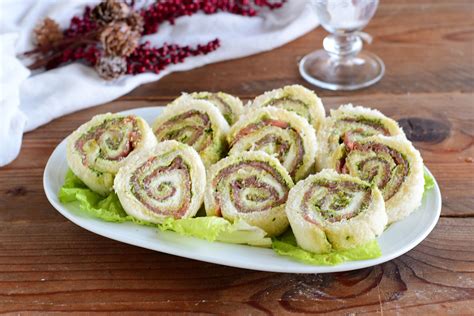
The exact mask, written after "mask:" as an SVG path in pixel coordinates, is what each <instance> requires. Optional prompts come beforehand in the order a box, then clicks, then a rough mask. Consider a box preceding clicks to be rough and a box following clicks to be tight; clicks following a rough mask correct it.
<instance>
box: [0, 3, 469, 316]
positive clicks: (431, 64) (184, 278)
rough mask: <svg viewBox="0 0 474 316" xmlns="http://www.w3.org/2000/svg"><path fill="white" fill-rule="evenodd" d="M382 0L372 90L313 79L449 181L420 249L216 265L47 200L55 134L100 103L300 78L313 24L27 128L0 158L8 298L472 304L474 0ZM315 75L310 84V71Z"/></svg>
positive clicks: (155, 100) (15, 302) (457, 307)
mask: <svg viewBox="0 0 474 316" xmlns="http://www.w3.org/2000/svg"><path fill="white" fill-rule="evenodd" d="M416 2H417V3H416V4H415V1H409V0H397V1H393V0H392V1H382V3H381V6H380V8H379V11H378V13H377V15H376V17H375V18H374V19H373V21H372V22H371V23H370V25H369V26H368V27H367V29H366V31H367V32H369V33H371V34H372V35H374V37H375V38H374V43H373V45H371V46H370V47H366V48H368V49H370V50H371V51H373V52H375V53H376V54H378V55H379V56H381V57H382V59H383V60H384V62H385V64H386V66H387V72H386V75H385V77H384V78H383V79H382V81H381V82H380V83H379V84H377V85H375V86H373V87H371V88H368V89H365V90H361V91H357V92H351V93H341V92H329V91H324V90H320V89H316V92H317V93H318V94H319V95H320V96H322V97H323V101H324V104H325V106H326V108H327V109H329V108H333V107H335V106H337V105H339V104H341V103H344V102H355V103H361V104H365V105H367V106H371V107H374V108H377V109H380V110H382V111H383V112H384V113H386V114H388V115H390V116H391V117H394V118H396V119H397V120H399V121H400V122H401V123H402V125H403V126H404V127H405V129H406V131H407V132H408V135H410V137H411V138H412V140H413V141H415V145H416V146H417V148H419V149H420V150H421V151H422V155H423V157H424V159H425V163H426V165H427V166H428V167H429V168H430V170H431V171H432V172H433V173H434V175H435V176H436V179H437V180H438V182H439V184H440V186H441V191H442V194H443V209H442V215H441V219H440V220H439V223H438V224H437V226H436V228H435V229H434V231H433V232H432V233H431V234H430V235H429V236H428V238H427V239H426V240H425V241H423V242H422V243H421V244H420V245H419V246H417V247H416V248H415V249H413V250H412V251H410V252H408V253H407V254H405V255H403V256H401V257H400V258H397V259H395V260H392V261H390V262H388V263H385V264H382V265H379V266H375V267H372V268H367V269H363V270H358V271H353V272H347V273H335V274H320V275H313V274H307V275H296V274H277V273H263V272H256V271H248V270H242V269H236V268H229V267H224V266H218V265H213V264H209V263H203V262H198V261H193V260H188V259H183V258H179V257H175V256H171V255H166V254H162V253H158V252H153V251H149V250H145V249H141V248H138V247H133V246H129V245H125V244H122V243H119V242H115V241H112V240H109V239H106V238H103V237H100V236H97V235H95V234H93V233H90V232H88V231H86V230H84V229H81V228H80V227H78V226H76V225H75V224H73V223H71V222H69V221H68V220H66V219H65V218H64V217H62V216H61V215H60V214H59V213H58V212H56V211H55V210H54V209H53V207H52V206H51V205H50V204H49V203H48V201H47V200H46V197H45V195H44V192H43V185H42V175H43V169H44V166H45V164H46V161H47V159H48V157H49V155H50V154H51V152H52V151H53V149H54V148H55V146H56V145H57V144H58V143H59V142H60V141H61V140H62V139H63V138H64V137H66V136H67V135H68V134H69V133H71V131H73V130H74V129H75V128H77V127H78V126H79V125H80V124H81V123H82V122H84V121H86V120H88V119H89V118H90V117H91V116H92V115H94V114H97V113H102V112H106V111H120V110H125V109H131V108H134V107H140V106H150V105H157V104H164V103H166V102H168V101H169V100H171V99H172V98H174V97H176V96H177V95H178V94H179V93H180V92H181V91H194V90H212V91H215V90H223V91H227V92H230V93H233V94H236V95H238V96H240V97H242V98H251V97H254V96H255V95H257V94H259V93H261V92H263V91H265V90H269V89H272V88H276V87H280V86H282V85H285V84H290V83H299V84H305V82H303V81H302V79H301V78H300V76H299V74H298V71H297V68H296V65H297V62H298V60H299V59H300V58H301V57H302V56H303V55H304V54H305V53H307V52H309V51H311V50H313V49H315V48H318V47H320V46H321V41H322V38H323V37H324V36H325V34H326V33H325V32H324V31H323V30H322V29H321V28H318V29H317V30H315V31H313V32H311V33H309V34H307V35H306V36H303V37H302V38H300V39H298V40H296V41H294V42H292V43H290V44H288V45H286V46H284V47H281V48H278V49H275V50H273V51H271V52H268V53H264V54H260V55H257V56H252V57H248V58H244V59H239V60H235V61H229V62H224V63H219V64H214V65H210V66H206V67H203V68H200V69H195V70H193V71H189V72H185V73H177V74H173V75H170V76H168V77H166V78H164V79H163V80H161V81H160V82H157V83H152V84H148V85H145V86H142V87H140V88H138V89H136V90H135V91H133V92H132V93H130V94H129V95H127V96H124V97H122V98H120V99H119V100H117V101H114V102H111V103H109V104H106V105H102V106H98V107H95V108H92V109H89V110H85V111H81V112H78V113H74V114H72V115H68V116H65V117H62V118H60V119H57V120H55V121H54V122H52V123H50V124H47V125H46V126H43V127H41V128H39V129H37V130H36V131H34V132H31V133H28V134H26V135H25V137H24V143H23V147H22V151H21V154H20V156H19V157H18V159H17V160H16V161H15V162H13V163H12V164H10V165H9V166H7V167H4V168H1V169H0V311H2V312H15V313H16V312H20V311H30V312H39V311H42V312H45V311H48V312H53V311H54V312H70V311H74V312H90V311H100V312H145V311H146V312H168V313H175V312H180V313H187V312H199V313H219V314H230V313H237V314H254V315H260V314H286V313H290V312H295V313H323V312H334V313H336V314H339V313H341V314H349V313H369V314H378V313H380V314H397V313H402V314H414V313H417V314H419V315H422V314H428V313H429V314H439V315H444V314H446V313H448V312H449V313H455V314H457V313H465V314H473V313H474V189H473V188H474V164H473V157H474V147H473V142H474V136H473V133H474V97H473V84H474V78H473V74H474V60H473V58H474V57H473V56H474V53H473V47H474V27H473V24H474V19H473V17H474V2H472V0H465V1H461V0H456V1H454V0H443V1H428V0H423V1H422V0H419V1H416ZM305 85H306V84H305Z"/></svg>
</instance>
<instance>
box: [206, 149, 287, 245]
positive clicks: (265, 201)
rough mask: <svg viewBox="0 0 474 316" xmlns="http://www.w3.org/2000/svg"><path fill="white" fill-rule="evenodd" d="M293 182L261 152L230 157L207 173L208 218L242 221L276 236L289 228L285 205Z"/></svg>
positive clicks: (275, 162) (276, 164)
mask: <svg viewBox="0 0 474 316" xmlns="http://www.w3.org/2000/svg"><path fill="white" fill-rule="evenodd" d="M291 187H293V180H292V179H291V177H290V176H289V174H288V172H287V171H286V169H285V168H284V167H283V166H282V165H281V164H280V162H279V161H278V159H276V158H274V157H271V156H269V155H268V154H266V153H264V152H260V151H255V152H243V153H241V154H239V155H236V156H229V157H227V158H224V159H222V160H220V161H219V162H218V163H216V164H215V165H213V166H212V167H211V168H210V169H209V171H208V180H207V186H206V192H205V196H204V204H205V207H206V213H207V215H208V216H222V217H224V218H226V219H227V220H229V221H231V222H235V221H236V220H238V219H242V220H244V221H245V222H247V223H248V224H250V225H253V226H257V227H260V228H261V229H263V230H264V231H265V232H266V233H267V234H268V235H269V236H277V235H279V234H281V233H282V232H284V231H285V230H286V229H287V227H288V219H287V218H286V214H285V203H286V199H287V197H288V192H289V191H290V189H291Z"/></svg>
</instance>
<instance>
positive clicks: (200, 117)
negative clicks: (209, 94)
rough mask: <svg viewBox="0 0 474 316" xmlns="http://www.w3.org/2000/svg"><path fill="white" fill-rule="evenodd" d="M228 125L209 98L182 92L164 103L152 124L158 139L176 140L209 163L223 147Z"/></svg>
mask: <svg viewBox="0 0 474 316" xmlns="http://www.w3.org/2000/svg"><path fill="white" fill-rule="evenodd" d="M228 129H229V125H228V124H227V122H226V120H225V119H224V117H223V116H222V114H221V113H220V112H219V110H218V109H217V108H216V107H215V106H214V105H212V104H211V103H210V102H208V101H205V100H195V99H192V98H191V97H188V96H182V97H181V98H180V99H178V100H176V101H175V102H173V103H172V104H170V105H168V107H167V108H166V109H165V111H164V112H163V114H161V115H160V116H159V117H158V118H157V119H156V121H155V123H154V124H153V131H154V133H155V136H156V138H157V140H158V141H164V140H176V141H179V142H181V143H184V144H187V145H189V146H192V147H193V148H194V149H195V150H196V151H197V152H198V153H199V154H200V155H201V158H202V159H203V161H204V163H205V164H206V165H210V164H212V163H214V162H216V161H217V160H219V159H220V158H221V156H222V155H223V153H224V152H225V150H226V141H225V137H226V136H227V132H228Z"/></svg>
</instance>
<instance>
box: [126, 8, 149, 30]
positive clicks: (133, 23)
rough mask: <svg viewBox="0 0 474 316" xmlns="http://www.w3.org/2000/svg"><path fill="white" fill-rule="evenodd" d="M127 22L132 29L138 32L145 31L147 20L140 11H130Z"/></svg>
mask: <svg viewBox="0 0 474 316" xmlns="http://www.w3.org/2000/svg"><path fill="white" fill-rule="evenodd" d="M125 22H126V23H127V24H128V25H129V26H130V28H131V29H132V31H134V32H137V33H138V34H142V33H143V30H144V26H145V21H144V20H143V17H142V16H141V15H140V14H139V13H138V12H135V11H133V12H132V13H130V15H129V16H128V17H127V19H126V20H125Z"/></svg>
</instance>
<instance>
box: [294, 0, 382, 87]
mask: <svg viewBox="0 0 474 316" xmlns="http://www.w3.org/2000/svg"><path fill="white" fill-rule="evenodd" d="M378 4H379V0H311V6H312V7H313V8H314V9H315V10H316V13H317V16H318V18H319V21H320V23H321V25H322V26H323V27H324V28H325V29H326V30H327V31H328V32H329V33H331V34H329V35H328V36H326V38H324V41H323V47H324V49H320V50H317V51H314V52H312V53H310V54H308V55H306V56H305V57H304V58H303V59H302V60H301V61H300V64H299V71H300V74H301V76H303V78H304V79H305V80H306V81H308V82H309V83H311V84H313V85H316V86H318V87H321V88H325V89H329V90H355V89H360V88H364V87H368V86H370V85H372V84H374V83H376V82H377V81H379V80H380V79H381V78H382V76H383V74H384V72H385V66H384V64H383V62H382V60H381V59H380V58H379V57H377V56H376V55H374V54H372V53H369V52H367V51H364V52H362V51H361V50H362V46H363V44H362V40H363V39H364V40H367V41H369V42H370V40H371V37H370V36H369V35H368V34H366V33H362V32H360V31H361V30H362V29H363V28H364V27H365V26H366V25H367V23H369V21H370V19H371V18H372V17H373V16H374V14H375V11H376V10H377V6H378Z"/></svg>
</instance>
